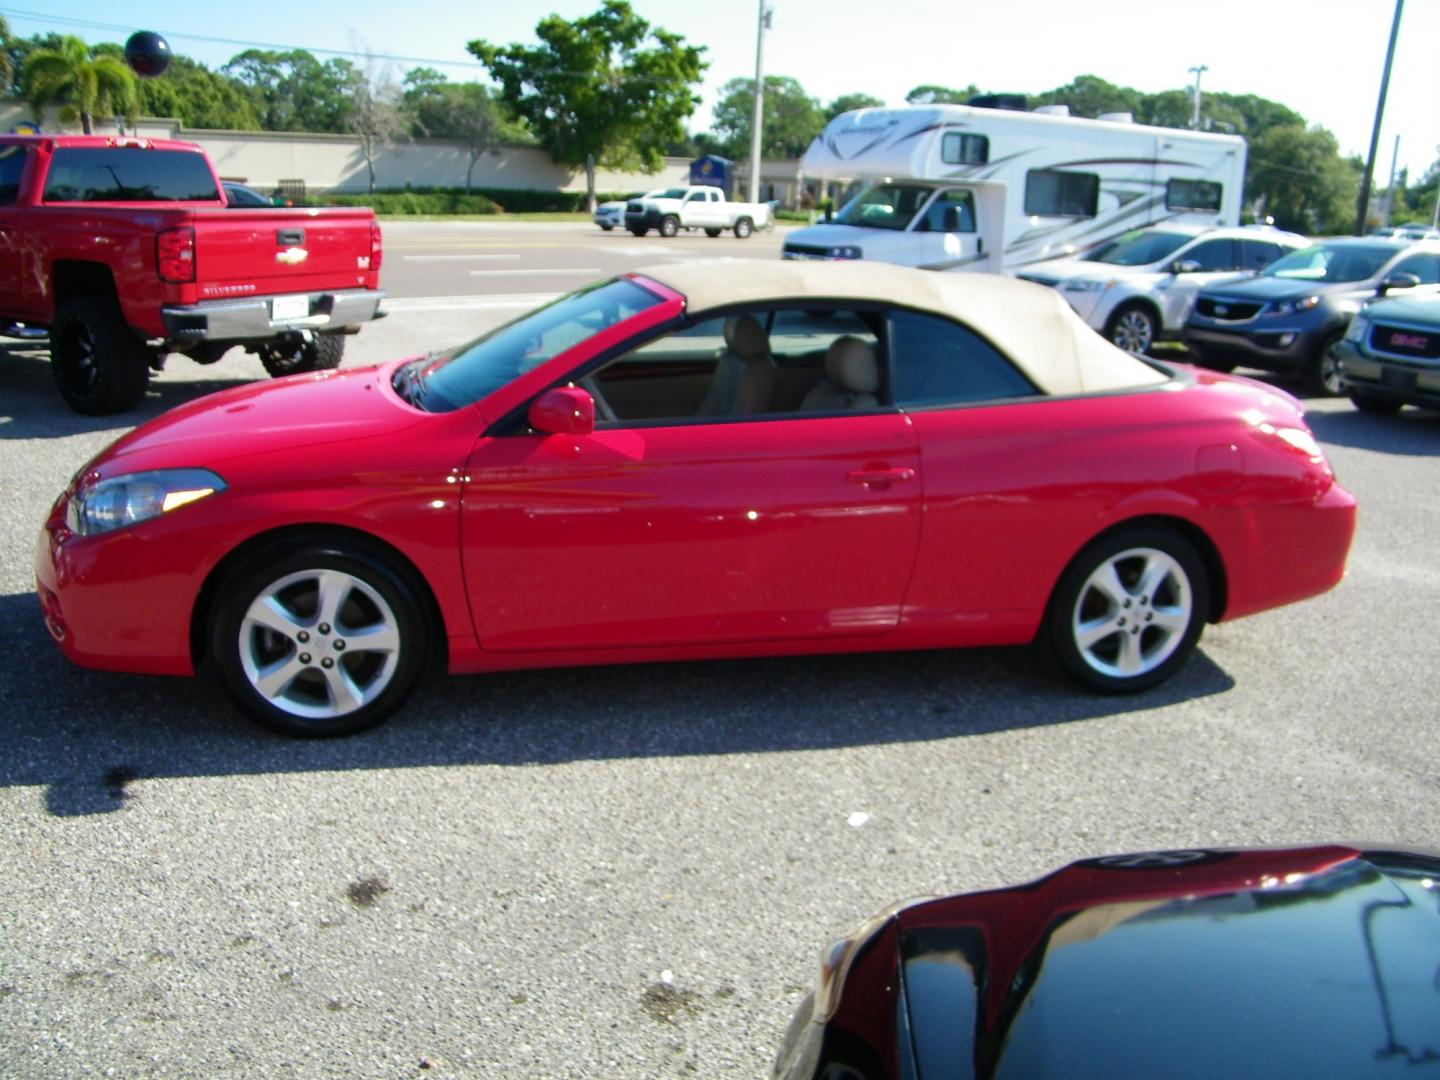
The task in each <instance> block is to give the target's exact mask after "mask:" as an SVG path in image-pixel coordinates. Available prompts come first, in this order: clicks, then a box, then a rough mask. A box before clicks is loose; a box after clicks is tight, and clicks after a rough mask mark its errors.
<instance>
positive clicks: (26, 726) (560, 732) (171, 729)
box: [0, 594, 1234, 817]
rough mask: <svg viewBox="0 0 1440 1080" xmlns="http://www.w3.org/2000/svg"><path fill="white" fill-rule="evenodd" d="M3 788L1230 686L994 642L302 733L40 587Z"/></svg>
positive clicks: (24, 609) (372, 762)
mask: <svg viewBox="0 0 1440 1080" xmlns="http://www.w3.org/2000/svg"><path fill="white" fill-rule="evenodd" d="M0 655H4V656H6V657H7V659H8V663H7V664H6V665H5V666H4V668H3V670H0V700H3V701H5V702H6V703H7V708H6V710H5V711H4V713H3V717H0V743H3V745H5V746H6V747H7V752H6V754H5V755H3V757H0V785H3V786H6V787H16V786H25V787H40V788H43V789H44V792H45V802H46V806H47V807H48V809H49V811H50V813H52V814H55V815H57V816H64V817H70V816H76V815H86V814H98V813H112V812H116V811H119V810H122V809H123V808H124V807H125V805H126V804H127V802H128V801H130V800H131V799H133V798H135V797H136V796H137V792H143V784H144V782H145V781H149V780H154V779H161V778H167V777H197V776H205V777H212V776H234V775H254V774H265V773H291V772H306V771H325V772H331V771H344V770H361V769H393V768H410V767H432V766H451V765H459V766H464V765H500V766H526V765H551V764H557V763H562V762H572V761H590V760H611V759H623V758H648V757H676V756H688V755H726V754H741V753H773V752H785V751H795V750H824V749H836V748H843V747H858V746H874V745H884V744H890V743H906V742H927V741H934V740H941V739H953V738H963V737H967V736H974V735H985V734H990V733H993V732H999V731H1008V730H1017V729H1023V728H1030V727H1040V726H1046V725H1054V724H1065V723H1070V722H1073V721H1080V720H1090V719H1094V718H1097V717H1102V716H1115V715H1123V714H1125V713H1129V712H1139V711H1143V710H1149V709H1154V708H1157V707H1161V706H1164V705H1169V704H1173V703H1176V702H1180V701H1185V700H1190V699H1195V698H1201V697H1206V696H1209V695H1213V694H1219V693H1223V692H1225V691H1227V690H1229V689H1231V688H1232V687H1233V685H1234V683H1233V680H1232V679H1231V678H1230V676H1229V675H1227V674H1226V673H1225V672H1224V671H1222V670H1221V669H1220V668H1219V667H1217V666H1216V665H1215V664H1214V662H1213V661H1211V660H1210V659H1209V658H1208V657H1206V656H1205V655H1204V654H1203V653H1198V654H1197V655H1196V656H1195V658H1194V659H1193V660H1192V661H1191V663H1190V664H1188V665H1187V666H1186V667H1185V669H1184V670H1182V671H1181V672H1180V673H1179V674H1178V675H1177V676H1176V677H1175V678H1173V679H1171V680H1170V681H1169V682H1168V683H1166V684H1165V685H1164V686H1161V687H1158V688H1156V689H1154V690H1151V691H1148V692H1145V693H1142V694H1138V695H1134V696H1128V697H1100V696H1094V695H1090V694H1086V693H1084V692H1081V691H1078V690H1077V689H1076V688H1075V687H1074V686H1073V685H1071V684H1070V683H1068V682H1066V681H1063V680H1062V679H1061V678H1060V677H1059V676H1058V675H1054V674H1052V673H1051V672H1050V671H1049V670H1048V668H1046V667H1045V666H1043V665H1041V664H1040V663H1039V662H1037V659H1036V657H1035V656H1034V655H1033V653H1032V651H1031V650H1028V649H1023V648H1004V649H1002V648H993V649H968V650H945V651H933V652H894V653H873V654H861V655H848V656H819V657H802V658H786V659H764V660H733V661H708V662H695V663H673V664H648V665H627V666H614V667H592V668H568V669H556V670H549V671H523V672H512V673H505V674H496V675H483V676H464V677H454V678H444V677H442V678H436V679H432V680H430V681H428V682H427V683H425V684H424V685H422V686H421V687H420V688H419V690H418V692H417V693H416V694H415V695H414V696H413V697H412V698H411V699H410V701H409V702H408V703H407V704H406V706H405V708H404V709H402V711H401V712H400V713H399V714H398V715H397V716H395V717H393V718H392V719H391V720H390V721H389V722H388V723H387V724H385V725H383V726H382V727H380V728H378V729H376V730H374V731H371V732H368V733H365V734H363V735H358V736H354V737H351V738H346V739H333V740H314V741H306V740H297V739H288V738H283V737H280V736H277V735H272V734H269V733H268V732H266V731H264V730H262V729H260V728H258V727H256V726H255V725H253V724H252V723H250V722H249V721H248V720H247V719H246V718H245V717H244V716H243V715H242V714H241V713H240V712H239V711H238V709H237V708H236V707H235V706H234V705H233V704H231V702H230V699H229V698H228V696H227V695H226V694H225V693H224V692H223V691H222V690H221V689H220V688H219V686H218V684H217V683H216V682H215V681H213V680H211V679H209V678H201V679H173V678H154V677H144V676H134V675H115V674H106V673H101V672H91V671H85V670H83V669H80V668H77V667H74V666H72V665H70V664H69V663H68V662H67V661H66V660H65V659H64V658H63V657H61V655H60V653H59V651H58V650H57V649H56V648H55V646H54V644H53V643H52V642H51V641H50V639H49V637H48V635H47V634H46V632H45V630H44V629H43V627H42V625H41V620H40V616H39V608H38V603H37V601H36V599H35V597H34V596H33V595H30V594H18V595H10V596H0Z"/></svg>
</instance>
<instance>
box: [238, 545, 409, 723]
mask: <svg viewBox="0 0 1440 1080" xmlns="http://www.w3.org/2000/svg"><path fill="white" fill-rule="evenodd" d="M428 638H429V631H428V626H427V624H426V620H425V617H424V615H423V612H422V610H421V606H420V603H419V601H418V599H417V597H416V595H415V590H414V589H413V588H412V587H411V586H410V585H409V584H408V583H407V582H406V579H405V576H404V575H403V574H401V573H400V572H398V571H397V570H396V569H395V568H394V567H393V566H391V565H390V563H389V562H388V561H387V560H385V559H383V558H380V557H378V556H376V555H374V554H371V553H369V552H366V551H361V550H359V549H352V548H349V547H347V546H343V545H335V546H324V545H322V546H306V547H302V548H297V549H293V550H290V551H287V552H283V553H281V554H279V555H278V556H277V555H276V552H275V551H273V550H271V551H268V552H266V553H264V555H263V556H262V557H257V558H255V559H252V560H251V561H250V562H249V563H247V564H246V565H245V566H243V567H242V568H241V569H240V571H239V572H238V573H236V574H235V575H233V576H232V577H231V578H230V579H229V580H227V581H226V582H225V583H224V584H223V585H222V586H221V589H220V594H219V600H218V602H217V604H216V606H215V610H214V616H213V618H212V619H211V621H210V642H209V645H210V656H211V657H212V658H213V659H214V661H215V663H216V665H217V666H218V667H219V669H220V673H221V675H222V677H223V678H224V680H225V683H226V685H227V686H228V687H229V689H230V692H231V693H232V694H234V695H235V698H236V700H237V701H238V702H239V703H240V705H241V706H242V707H243V708H244V709H245V711H246V712H248V713H249V714H250V715H251V716H253V717H254V718H255V719H256V720H258V721H259V722H260V723H261V724H263V725H264V726H265V727H268V728H270V729H272V730H274V731H278V732H281V733H283V734H286V735H301V736H327V735H350V734H353V733H355V732H357V731H363V730H365V729H366V728H369V727H373V726H374V725H376V724H378V723H380V722H381V721H382V720H384V719H385V718H386V717H388V716H389V715H390V714H391V713H393V712H394V711H395V710H396V709H397V708H399V706H400V704H401V703H402V702H403V701H404V700H405V697H406V695H408V694H409V693H410V690H411V689H412V688H413V687H414V685H415V682H416V680H417V679H418V678H419V676H420V673H421V671H422V669H423V667H424V659H425V656H426V654H427V651H428V644H427V642H428Z"/></svg>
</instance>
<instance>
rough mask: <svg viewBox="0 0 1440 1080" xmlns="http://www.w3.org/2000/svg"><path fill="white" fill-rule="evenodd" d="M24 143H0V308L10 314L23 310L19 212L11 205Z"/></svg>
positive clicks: (16, 192) (15, 195) (25, 158)
mask: <svg viewBox="0 0 1440 1080" xmlns="http://www.w3.org/2000/svg"><path fill="white" fill-rule="evenodd" d="M29 156H30V155H29V151H28V150H27V148H26V147H24V146H22V145H18V144H15V143H10V144H3V145H0V311H3V312H5V313H6V314H8V315H12V316H16V317H19V316H23V315H24V314H25V310H26V309H25V303H24V300H23V297H22V296H21V280H22V279H21V271H20V260H21V254H22V251H21V243H20V231H21V222H22V221H23V220H24V218H23V215H22V214H21V213H20V211H19V210H18V209H17V208H16V206H15V200H16V198H18V196H19V194H20V182H21V180H22V179H23V177H24V174H25V166H26V164H27V162H28V160H29Z"/></svg>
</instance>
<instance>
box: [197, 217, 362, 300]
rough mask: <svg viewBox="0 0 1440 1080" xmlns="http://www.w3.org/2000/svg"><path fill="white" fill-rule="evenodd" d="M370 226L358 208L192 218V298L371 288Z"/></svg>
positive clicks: (208, 298) (202, 298)
mask: <svg viewBox="0 0 1440 1080" xmlns="http://www.w3.org/2000/svg"><path fill="white" fill-rule="evenodd" d="M372 221H373V215H372V214H371V212H370V211H369V210H367V209H363V208H357V209H353V210H352V209H350V208H327V209H321V210H304V209H297V210H287V209H279V208H277V209H274V210H268V209H263V210H262V209H256V210H234V209H227V210H200V211H197V212H196V213H195V276H196V285H197V288H198V293H199V298H200V299H201V300H210V299H219V298H222V297H239V296H265V295H271V294H275V293H292V292H314V291H317V290H322V289H325V290H329V289H355V288H370V289H373V288H375V287H376V284H377V272H376V271H375V270H374V269H372V268H371V265H370V262H371V250H370V243H371V241H370V226H371V223H372Z"/></svg>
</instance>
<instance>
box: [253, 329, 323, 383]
mask: <svg viewBox="0 0 1440 1080" xmlns="http://www.w3.org/2000/svg"><path fill="white" fill-rule="evenodd" d="M257 352H259V354H260V363H262V364H263V365H265V370H266V371H268V372H269V373H270V374H271V375H273V376H274V377H275V378H277V379H278V378H280V377H281V376H282V375H299V374H302V373H304V372H307V371H329V370H330V369H332V368H337V367H339V366H340V358H341V357H342V356H343V355H344V354H345V335H344V334H312V335H311V336H310V338H309V339H308V340H307V339H306V338H304V337H302V336H300V335H298V334H297V335H294V336H286V337H283V338H280V339H279V340H277V341H270V342H266V343H265V344H264V345H261V346H260V348H259V349H258V350H257Z"/></svg>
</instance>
